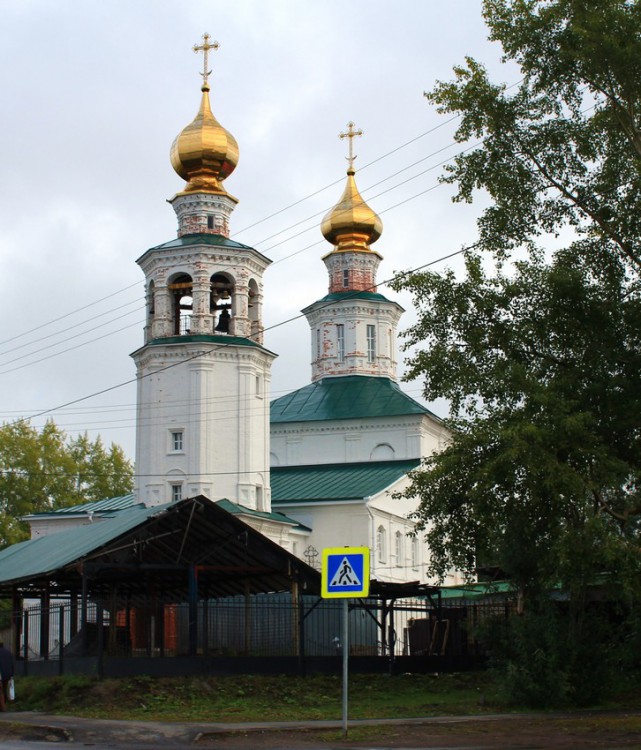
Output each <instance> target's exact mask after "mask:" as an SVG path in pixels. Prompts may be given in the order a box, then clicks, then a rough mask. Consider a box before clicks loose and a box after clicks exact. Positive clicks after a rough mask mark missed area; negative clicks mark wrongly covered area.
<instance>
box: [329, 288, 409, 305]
mask: <svg viewBox="0 0 641 750" xmlns="http://www.w3.org/2000/svg"><path fill="white" fill-rule="evenodd" d="M350 299H364V300H374V301H376V302H389V301H390V300H388V299H387V297H384V296H383V295H382V294H379V293H378V292H332V293H331V294H326V295H325V296H324V297H323V298H322V299H319V300H318V302H342V301H343V300H350ZM318 302H315V303H314V304H315V305H317V304H318ZM396 304H398V303H396ZM399 307H400V305H399Z"/></svg>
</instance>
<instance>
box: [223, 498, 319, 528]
mask: <svg viewBox="0 0 641 750" xmlns="http://www.w3.org/2000/svg"><path fill="white" fill-rule="evenodd" d="M216 505H219V506H220V507H221V508H224V509H225V510H226V511H227V512H228V513H233V514H234V515H235V516H241V515H244V516H253V517H254V518H263V519H265V520H266V521H277V522H278V523H288V524H291V525H292V526H294V527H296V528H300V529H305V530H306V531H311V529H310V528H309V526H304V525H303V524H302V523H300V522H299V521H295V520H294V519H293V518H289V516H286V515H285V514H284V513H267V512H265V511H261V510H254V509H253V508H247V507H246V506H244V505H241V504H240V503H232V501H231V500H217V501H216Z"/></svg>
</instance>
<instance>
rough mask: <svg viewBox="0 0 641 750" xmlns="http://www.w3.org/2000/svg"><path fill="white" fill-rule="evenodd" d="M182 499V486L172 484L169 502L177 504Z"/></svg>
mask: <svg viewBox="0 0 641 750" xmlns="http://www.w3.org/2000/svg"><path fill="white" fill-rule="evenodd" d="M182 499H183V486H182V484H172V485H171V502H172V503H177V502H178V501H179V500H182Z"/></svg>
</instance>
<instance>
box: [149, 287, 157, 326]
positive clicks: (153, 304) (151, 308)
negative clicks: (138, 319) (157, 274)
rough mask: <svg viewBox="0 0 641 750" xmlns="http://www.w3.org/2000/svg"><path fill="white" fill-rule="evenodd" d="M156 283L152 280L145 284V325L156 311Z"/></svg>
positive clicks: (150, 320) (151, 319) (150, 321)
mask: <svg viewBox="0 0 641 750" xmlns="http://www.w3.org/2000/svg"><path fill="white" fill-rule="evenodd" d="M155 294H156V285H155V284H154V282H153V281H150V282H149V285H148V286H147V325H151V323H152V321H153V319H154V315H155V313H156V298H155Z"/></svg>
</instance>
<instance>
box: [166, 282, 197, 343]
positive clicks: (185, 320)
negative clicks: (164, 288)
mask: <svg viewBox="0 0 641 750" xmlns="http://www.w3.org/2000/svg"><path fill="white" fill-rule="evenodd" d="M168 288H169V291H170V292H171V293H172V297H173V305H172V307H173V316H174V335H175V336H186V335H189V334H190V333H191V315H192V313H193V307H194V306H193V299H192V296H191V295H192V279H191V276H190V275H189V274H188V273H181V274H178V275H177V276H175V277H174V278H173V279H172V280H171V282H170V283H169V284H168Z"/></svg>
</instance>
